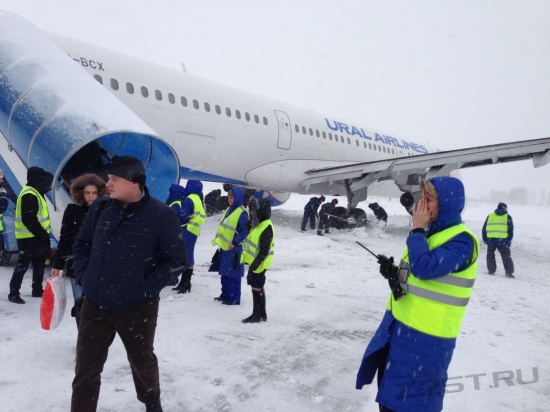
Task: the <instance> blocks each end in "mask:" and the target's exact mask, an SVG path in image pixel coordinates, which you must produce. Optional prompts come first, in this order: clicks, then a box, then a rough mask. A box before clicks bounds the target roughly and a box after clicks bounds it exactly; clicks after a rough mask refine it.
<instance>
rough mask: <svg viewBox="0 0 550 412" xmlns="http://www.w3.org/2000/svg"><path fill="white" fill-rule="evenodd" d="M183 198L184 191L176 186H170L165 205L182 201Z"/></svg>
mask: <svg viewBox="0 0 550 412" xmlns="http://www.w3.org/2000/svg"><path fill="white" fill-rule="evenodd" d="M184 198H185V189H184V188H183V187H182V186H180V185H177V184H172V185H170V189H168V200H167V201H166V204H167V205H169V204H170V203H172V202H175V201H176V200H183V199H184Z"/></svg>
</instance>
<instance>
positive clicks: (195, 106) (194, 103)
mask: <svg viewBox="0 0 550 412" xmlns="http://www.w3.org/2000/svg"><path fill="white" fill-rule="evenodd" d="M193 107H194V108H195V109H197V110H198V109H199V107H200V105H199V101H198V100H197V99H193Z"/></svg>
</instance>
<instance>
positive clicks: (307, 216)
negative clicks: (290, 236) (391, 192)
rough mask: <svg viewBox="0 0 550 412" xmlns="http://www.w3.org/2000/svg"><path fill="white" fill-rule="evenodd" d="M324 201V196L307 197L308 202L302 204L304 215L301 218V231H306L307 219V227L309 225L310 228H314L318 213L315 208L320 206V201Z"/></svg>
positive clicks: (317, 208)
mask: <svg viewBox="0 0 550 412" xmlns="http://www.w3.org/2000/svg"><path fill="white" fill-rule="evenodd" d="M324 201H325V197H324V196H322V195H321V196H320V197H312V198H311V199H309V202H307V203H306V205H305V206H304V217H303V219H302V232H305V231H306V225H307V221H308V220H309V227H311V230H315V218H317V219H319V214H318V213H317V210H319V206H321V203H323V202H324Z"/></svg>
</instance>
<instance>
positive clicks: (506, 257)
mask: <svg viewBox="0 0 550 412" xmlns="http://www.w3.org/2000/svg"><path fill="white" fill-rule="evenodd" d="M496 249H498V251H499V253H500V256H501V257H502V263H503V264H504V271H505V272H506V273H507V274H513V273H514V262H513V261H512V253H511V252H510V248H509V247H508V246H504V245H491V244H489V245H487V270H488V271H489V273H495V271H496V270H497V262H496V259H495V250H496Z"/></svg>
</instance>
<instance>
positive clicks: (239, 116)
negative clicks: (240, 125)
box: [235, 110, 241, 119]
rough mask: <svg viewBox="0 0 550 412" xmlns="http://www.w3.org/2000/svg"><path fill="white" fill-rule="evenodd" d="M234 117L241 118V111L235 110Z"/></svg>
mask: <svg viewBox="0 0 550 412" xmlns="http://www.w3.org/2000/svg"><path fill="white" fill-rule="evenodd" d="M235 117H236V118H237V119H240V118H241V112H240V111H238V110H235Z"/></svg>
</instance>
